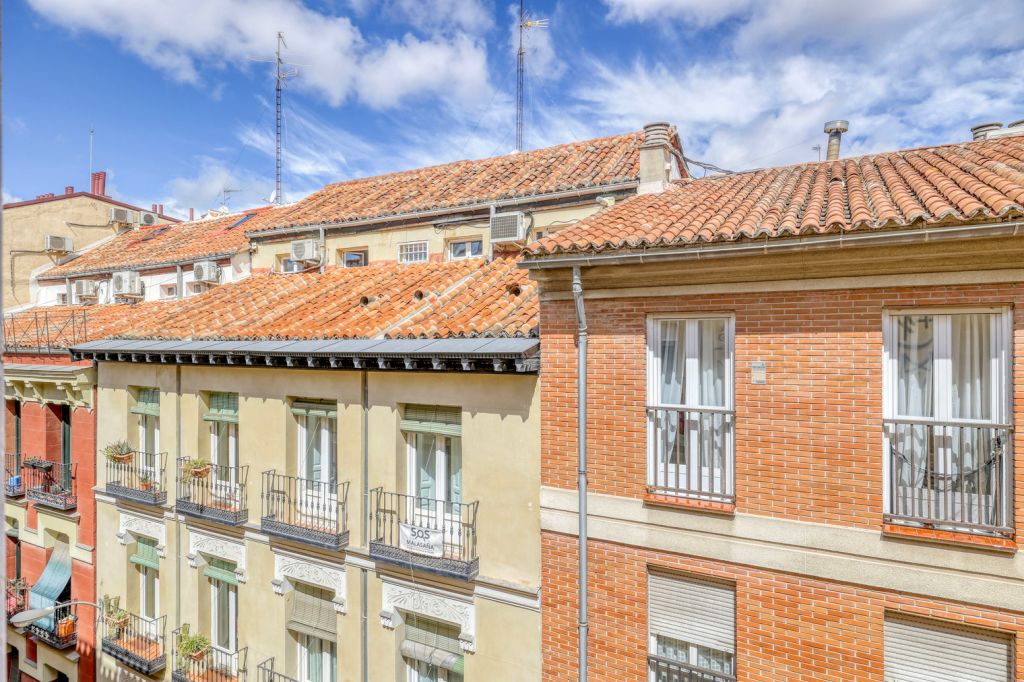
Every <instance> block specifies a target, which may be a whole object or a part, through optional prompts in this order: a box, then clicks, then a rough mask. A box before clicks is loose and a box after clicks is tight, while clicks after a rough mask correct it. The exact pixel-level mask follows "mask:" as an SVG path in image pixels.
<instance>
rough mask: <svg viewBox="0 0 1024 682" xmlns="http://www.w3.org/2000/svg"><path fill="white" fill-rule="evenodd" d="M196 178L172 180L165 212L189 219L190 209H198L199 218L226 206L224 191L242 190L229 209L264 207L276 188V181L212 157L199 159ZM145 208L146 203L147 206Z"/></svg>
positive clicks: (233, 198) (165, 203) (168, 187)
mask: <svg viewBox="0 0 1024 682" xmlns="http://www.w3.org/2000/svg"><path fill="white" fill-rule="evenodd" d="M197 165H198V169H197V172H196V174H195V175H192V176H182V177H177V178H173V179H171V180H170V181H169V182H168V183H167V196H166V197H165V198H164V200H163V204H164V212H165V213H169V214H171V215H174V216H177V217H179V218H185V217H187V216H188V209H189V208H194V209H196V217H198V216H200V215H202V214H203V213H205V212H206V211H208V210H209V209H211V208H218V207H219V206H220V205H221V203H222V198H221V193H222V192H223V190H224V189H234V190H239V191H238V192H236V193H233V194H231V196H230V199H229V202H228V206H229V207H230V208H232V209H233V210H240V209H243V208H251V207H254V206H262V205H265V204H266V203H267V201H266V197H268V196H270V193H271V192H272V191H273V189H274V181H273V179H272V178H263V177H259V176H258V175H256V174H254V173H252V172H251V171H248V170H244V169H238V168H229V167H228V166H226V165H225V164H224V163H223V162H221V161H219V160H217V159H213V158H210V157H200V158H199V159H197ZM143 205H144V204H143Z"/></svg>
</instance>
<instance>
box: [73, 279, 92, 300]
mask: <svg viewBox="0 0 1024 682" xmlns="http://www.w3.org/2000/svg"><path fill="white" fill-rule="evenodd" d="M72 292H73V293H74V297H75V302H76V303H82V302H83V301H94V300H96V298H97V297H98V296H99V287H98V285H97V283H96V282H95V281H93V280H91V279H80V280H77V281H75V283H74V284H73V285H72Z"/></svg>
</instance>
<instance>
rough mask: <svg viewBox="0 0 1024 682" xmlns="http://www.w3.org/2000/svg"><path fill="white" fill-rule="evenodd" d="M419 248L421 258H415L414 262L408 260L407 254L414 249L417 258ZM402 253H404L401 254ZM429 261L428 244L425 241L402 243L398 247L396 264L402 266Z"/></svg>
mask: <svg viewBox="0 0 1024 682" xmlns="http://www.w3.org/2000/svg"><path fill="white" fill-rule="evenodd" d="M420 246H422V247H423V249H422V250H423V258H422V259H420V258H416V259H415V260H413V259H410V258H409V254H410V253H411V252H412V251H413V249H415V253H416V255H417V256H418V255H419V252H420V248H419V247H420ZM403 251H404V252H405V253H404V254H403ZM429 261H430V244H429V242H427V241H426V240H425V239H424V240H417V241H412V242H402V243H401V244H399V245H398V262H399V263H401V264H403V265H411V264H415V263H427V262H429Z"/></svg>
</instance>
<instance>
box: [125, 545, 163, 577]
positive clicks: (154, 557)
mask: <svg viewBox="0 0 1024 682" xmlns="http://www.w3.org/2000/svg"><path fill="white" fill-rule="evenodd" d="M128 560H129V561H131V562H132V563H133V564H138V565H139V566H148V567H149V568H152V569H156V570H160V554H159V553H158V552H157V551H156V540H153V539H152V538H139V540H138V542H137V543H136V545H135V554H132V555H131V556H130V557H128Z"/></svg>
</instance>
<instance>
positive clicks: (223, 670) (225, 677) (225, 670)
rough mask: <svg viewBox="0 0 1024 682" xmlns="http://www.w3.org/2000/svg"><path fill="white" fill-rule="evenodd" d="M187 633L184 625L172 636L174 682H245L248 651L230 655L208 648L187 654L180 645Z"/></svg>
mask: <svg viewBox="0 0 1024 682" xmlns="http://www.w3.org/2000/svg"><path fill="white" fill-rule="evenodd" d="M188 630H189V628H188V626H187V625H184V626H182V627H181V628H179V629H177V630H175V631H174V632H173V633H172V634H171V641H172V642H173V643H174V648H173V651H172V654H171V660H172V661H173V665H174V667H173V669H172V672H171V679H173V680H174V682H245V680H246V678H247V670H246V659H247V658H248V654H249V650H248V649H247V648H245V647H243V648H241V649H239V650H238V651H235V652H230V651H222V650H221V649H217V648H215V647H212V646H208V647H206V648H205V649H203V650H202V651H199V652H195V653H186V652H185V651H183V650H182V644H183V638H187V637H188Z"/></svg>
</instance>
